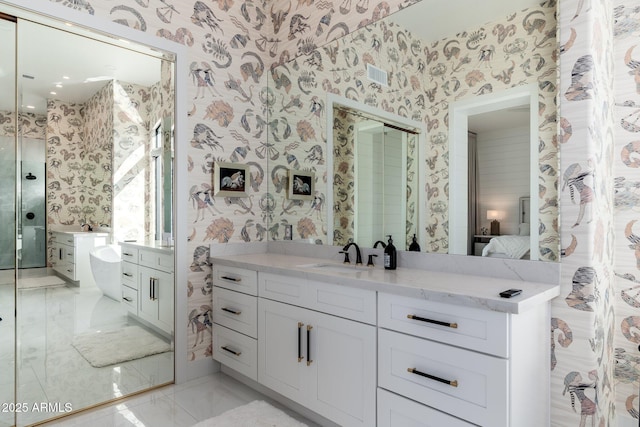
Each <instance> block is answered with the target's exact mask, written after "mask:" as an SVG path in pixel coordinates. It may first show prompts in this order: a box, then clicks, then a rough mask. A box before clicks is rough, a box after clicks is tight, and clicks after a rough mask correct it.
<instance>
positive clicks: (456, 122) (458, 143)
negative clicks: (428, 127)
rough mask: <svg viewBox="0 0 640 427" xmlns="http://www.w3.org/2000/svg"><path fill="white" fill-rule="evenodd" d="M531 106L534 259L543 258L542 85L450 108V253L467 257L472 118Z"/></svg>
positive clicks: (471, 100) (498, 93) (475, 99)
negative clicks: (540, 183) (540, 194)
mask: <svg viewBox="0 0 640 427" xmlns="http://www.w3.org/2000/svg"><path fill="white" fill-rule="evenodd" d="M522 105H529V123H530V126H529V133H530V135H529V140H530V144H529V148H530V150H529V162H530V165H529V173H530V177H529V191H530V196H531V204H530V206H531V232H530V236H531V237H530V242H531V249H530V259H531V260H538V259H539V258H540V255H539V254H540V248H539V240H540V239H539V235H538V222H539V212H538V209H539V199H538V197H537V194H538V160H539V159H538V86H537V85H536V84H535V83H531V84H527V85H521V86H516V87H514V88H511V89H507V90H505V91H501V92H497V93H492V94H488V95H483V96H479V97H475V98H471V99H465V100H462V101H458V102H454V103H452V104H451V105H450V106H449V141H450V144H449V170H450V173H449V253H450V254H459V255H466V254H467V216H468V208H467V199H468V195H469V188H468V184H467V173H468V162H467V160H468V149H469V148H468V139H467V134H468V130H469V126H468V118H469V116H471V115H474V114H481V113H487V112H490V111H497V110H502V109H505V108H510V107H516V106H522Z"/></svg>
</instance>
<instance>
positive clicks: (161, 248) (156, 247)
mask: <svg viewBox="0 0 640 427" xmlns="http://www.w3.org/2000/svg"><path fill="white" fill-rule="evenodd" d="M118 244H119V245H120V246H131V247H137V248H143V249H150V250H152V251H155V252H164V253H173V246H170V245H167V244H166V243H165V242H162V241H160V240H156V241H151V242H118Z"/></svg>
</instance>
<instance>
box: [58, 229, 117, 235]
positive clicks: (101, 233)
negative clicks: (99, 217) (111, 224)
mask: <svg viewBox="0 0 640 427" xmlns="http://www.w3.org/2000/svg"><path fill="white" fill-rule="evenodd" d="M53 233H62V234H69V235H73V236H74V237H75V236H80V237H83V236H97V237H104V236H108V235H109V233H107V232H104V231H72V230H53Z"/></svg>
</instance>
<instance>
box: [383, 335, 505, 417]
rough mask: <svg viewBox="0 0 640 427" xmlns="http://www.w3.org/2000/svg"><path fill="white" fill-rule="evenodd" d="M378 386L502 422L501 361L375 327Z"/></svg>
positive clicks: (439, 406) (460, 413)
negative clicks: (376, 332) (376, 329)
mask: <svg viewBox="0 0 640 427" xmlns="http://www.w3.org/2000/svg"><path fill="white" fill-rule="evenodd" d="M378 385H379V386H380V387H382V388H385V389H387V390H389V391H392V392H394V393H398V394H401V395H403V396H406V397H408V398H409V399H412V400H416V401H418V402H420V403H423V404H425V405H427V406H430V407H432V408H435V409H438V410H441V411H443V412H446V413H448V414H451V415H453V416H456V417H459V418H463V419H465V420H467V421H470V422H472V423H475V424H480V425H486V426H495V427H499V426H507V425H508V424H507V421H508V408H509V400H508V391H509V386H508V361H507V360H505V359H501V358H498V357H493V356H488V355H485V354H479V353H475V352H473V351H469V350H464V349H460V348H457V347H452V346H449V345H445V344H440V343H436V342H433V341H429V340H424V339H421V338H416V337H412V336H409V335H404V334H400V333H397V332H391V331H386V330H383V329H380V330H379V331H378Z"/></svg>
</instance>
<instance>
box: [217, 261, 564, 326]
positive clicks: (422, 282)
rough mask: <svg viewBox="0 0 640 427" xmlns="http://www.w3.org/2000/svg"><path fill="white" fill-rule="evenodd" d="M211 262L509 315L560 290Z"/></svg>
mask: <svg viewBox="0 0 640 427" xmlns="http://www.w3.org/2000/svg"><path fill="white" fill-rule="evenodd" d="M210 261H211V263H212V264H213V265H214V267H215V265H222V266H228V267H238V268H245V269H250V270H256V271H260V272H265V273H274V274H286V275H288V276H290V277H299V278H303V279H309V280H317V281H321V282H325V283H333V284H337V285H344V286H351V287H356V288H362V289H369V290H373V291H377V292H385V293H390V294H395V295H401V296H406V297H410V298H419V299H425V300H430V301H437V302H444V303H449V304H455V305H461V306H468V307H475V308H481V309H487V310H493V311H500V312H506V313H513V314H518V313H522V312H525V311H526V310H528V309H530V308H532V307H535V306H537V305H539V304H544V303H546V302H547V301H549V300H551V299H553V298H554V297H556V296H558V295H559V293H560V287H559V286H558V285H553V284H545V283H536V282H527V281H519V280H511V279H498V278H493V277H480V276H472V275H466V274H455V273H445V272H438V271H430V270H420V269H416V268H401V267H399V268H398V269H397V270H385V269H384V268H382V267H375V268H369V267H359V268H357V269H356V267H355V266H353V264H352V265H351V268H352V269H353V271H350V270H349V269H345V268H344V267H345V265H344V264H341V263H339V262H336V261H333V260H326V259H321V258H309V257H300V256H291V255H284V254H276V253H256V254H245V255H231V256H212V257H211V258H210ZM316 265H323V266H326V267H316ZM343 270H344V271H343ZM510 288H517V289H522V293H521V294H520V295H518V296H516V297H512V298H509V299H507V298H501V297H500V296H499V295H498V294H499V293H500V292H501V291H504V290H506V289H510Z"/></svg>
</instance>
